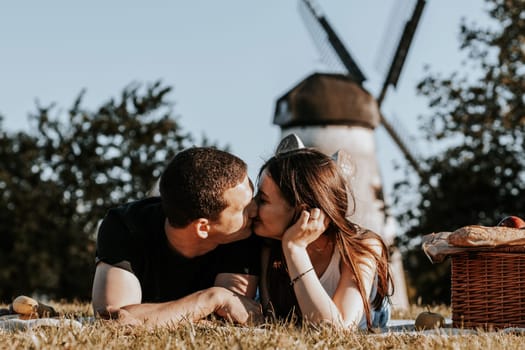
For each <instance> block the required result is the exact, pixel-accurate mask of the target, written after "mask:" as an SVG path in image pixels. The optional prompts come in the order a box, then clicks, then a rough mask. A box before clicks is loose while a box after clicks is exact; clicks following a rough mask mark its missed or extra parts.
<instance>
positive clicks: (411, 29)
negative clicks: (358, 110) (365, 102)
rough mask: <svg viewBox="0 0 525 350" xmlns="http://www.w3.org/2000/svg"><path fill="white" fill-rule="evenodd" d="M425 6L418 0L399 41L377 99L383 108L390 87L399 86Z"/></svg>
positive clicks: (421, 0)
mask: <svg viewBox="0 0 525 350" xmlns="http://www.w3.org/2000/svg"><path fill="white" fill-rule="evenodd" d="M425 5H426V0H418V1H417V3H416V6H415V7H414V11H413V12H412V16H411V17H410V19H409V20H408V21H407V23H406V25H405V29H404V30H403V35H401V39H400V40H399V44H398V46H397V49H396V52H395V54H394V57H393V59H392V63H391V64H390V68H389V70H388V74H387V75H386V77H385V80H384V82H383V86H382V88H381V92H380V93H379V96H378V98H377V104H378V105H379V106H381V103H382V102H383V99H384V98H385V95H386V92H387V90H388V87H389V86H390V85H393V86H394V87H396V86H397V82H398V80H399V76H400V75H401V70H402V69H403V65H404V64H405V59H406V56H407V54H408V50H409V49H410V45H411V44H412V39H413V38H414V33H415V32H416V29H417V25H418V23H419V19H420V18H421V14H422V13H423V9H424V7H425Z"/></svg>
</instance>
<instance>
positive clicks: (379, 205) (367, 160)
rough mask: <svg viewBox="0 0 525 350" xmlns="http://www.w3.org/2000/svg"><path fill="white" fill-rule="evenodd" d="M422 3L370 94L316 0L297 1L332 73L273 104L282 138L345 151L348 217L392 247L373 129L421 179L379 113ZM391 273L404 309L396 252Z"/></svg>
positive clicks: (397, 73)
mask: <svg viewBox="0 0 525 350" xmlns="http://www.w3.org/2000/svg"><path fill="white" fill-rule="evenodd" d="M425 3H426V1H425V0H417V2H416V4H415V6H414V9H413V12H412V15H411V17H410V19H409V20H407V22H406V24H405V27H404V30H403V34H402V35H401V38H400V40H399V42H398V45H397V49H396V50H395V53H394V55H393V58H392V60H391V63H390V67H389V69H388V73H387V74H386V76H385V78H384V81H383V84H382V87H381V90H380V93H379V95H378V96H377V97H374V96H372V95H371V94H370V93H369V92H368V91H367V90H366V89H365V88H364V87H363V82H364V81H365V80H366V76H365V74H364V73H363V72H362V70H361V69H360V68H359V66H358V65H357V63H356V61H355V60H354V59H353V57H352V55H351V54H350V53H349V51H348V50H347V49H346V48H345V46H344V44H343V42H342V41H341V40H340V39H339V37H338V36H337V34H336V32H335V31H334V29H333V28H332V26H331V25H330V24H329V22H328V20H327V19H326V17H325V16H324V15H323V13H322V11H321V10H320V8H319V5H318V4H316V3H314V0H299V11H300V13H301V15H302V18H303V20H304V22H305V24H306V27H307V29H308V30H309V32H310V34H311V37H312V39H313V41H314V43H315V44H316V46H317V48H318V50H319V52H320V53H321V56H322V59H323V61H324V62H325V63H326V64H327V65H328V66H331V68H332V71H334V69H333V68H334V67H335V68H336V69H335V70H336V71H338V73H337V74H335V73H330V74H328V73H314V74H312V75H310V76H308V77H306V78H305V79H304V80H303V81H301V82H300V83H298V84H297V85H296V86H295V87H293V88H292V89H291V90H290V91H288V92H287V93H285V94H284V95H282V96H281V97H280V98H279V99H278V100H277V102H276V108H275V114H274V124H277V125H279V126H280V127H281V133H282V136H283V137H284V136H287V135H289V134H296V135H298V136H299V137H300V138H301V139H302V141H303V142H304V144H305V145H306V146H311V147H316V148H318V149H320V150H321V151H323V152H324V153H327V154H333V153H335V152H337V151H338V150H340V149H344V150H346V151H348V152H349V153H350V155H351V157H352V161H353V165H352V171H351V174H349V175H348V176H349V182H350V183H351V187H352V189H353V192H354V196H355V198H356V207H355V211H353V212H352V214H351V215H350V217H351V219H352V220H353V221H354V222H356V223H358V224H360V225H362V226H365V227H367V228H369V229H372V230H374V231H376V232H378V233H380V234H381V235H382V236H383V238H384V239H385V241H386V242H387V244H389V245H391V244H392V243H393V240H394V237H395V235H396V233H395V227H394V226H395V225H394V226H393V225H392V223H393V221H392V220H393V219H392V218H391V217H390V216H389V215H388V213H387V209H386V207H385V203H384V198H383V189H382V184H381V178H380V175H379V166H378V162H377V158H376V150H375V139H374V130H375V128H376V127H377V126H378V125H383V126H384V127H385V129H386V131H387V132H388V134H389V135H390V137H391V138H392V139H393V141H394V142H395V144H396V145H397V146H398V147H399V149H400V150H401V152H402V154H403V155H404V157H405V158H406V160H407V161H408V163H409V164H410V165H411V166H412V167H413V168H414V169H415V171H416V172H417V173H418V174H419V175H421V173H422V171H421V169H420V167H419V163H418V162H417V157H415V156H414V154H413V153H412V152H411V151H410V150H409V148H408V146H407V145H406V142H404V139H403V137H402V136H400V135H401V134H400V133H399V132H398V131H397V130H396V129H395V128H394V127H393V125H392V124H391V123H390V122H389V121H388V119H386V118H385V117H384V115H383V114H382V113H381V109H380V107H381V104H382V102H383V100H384V98H385V96H386V93H387V91H388V89H389V87H391V86H393V87H396V86H397V82H398V80H399V76H400V73H401V70H402V68H403V65H404V62H405V59H406V56H407V53H408V50H409V48H410V44H411V42H412V38H413V35H414V33H415V30H416V28H417V25H418V22H419V19H420V17H421V14H422V12H423V9H424V6H425ZM391 259H392V270H393V277H394V285H395V290H396V294H397V296H396V295H394V298H393V299H394V305H396V304H397V306H399V307H400V308H406V307H408V300H407V294H406V285H405V280H404V272H403V267H402V262H401V257H400V255H399V252H397V251H395V252H394V254H393V256H392V257H391Z"/></svg>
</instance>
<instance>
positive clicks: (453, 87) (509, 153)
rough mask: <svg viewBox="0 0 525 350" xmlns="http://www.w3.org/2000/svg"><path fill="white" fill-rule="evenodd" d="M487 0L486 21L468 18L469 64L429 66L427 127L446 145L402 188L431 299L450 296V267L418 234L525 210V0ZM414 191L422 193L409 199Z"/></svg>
mask: <svg viewBox="0 0 525 350" xmlns="http://www.w3.org/2000/svg"><path fill="white" fill-rule="evenodd" d="M486 4H487V13H488V16H489V18H490V19H491V22H490V25H489V26H488V27H487V28H482V27H480V26H479V25H477V24H476V23H472V24H467V23H466V22H465V20H463V22H462V24H461V35H460V42H461V49H462V50H464V51H466V52H467V58H468V60H467V62H468V64H469V65H468V66H467V65H465V68H466V69H465V70H464V71H463V72H455V73H452V74H451V75H450V76H448V77H442V76H441V75H439V74H432V73H430V74H429V76H428V77H426V78H424V79H423V80H422V81H421V83H420V84H419V85H418V92H419V93H420V94H422V95H423V96H425V97H426V98H428V101H429V107H430V110H431V113H432V114H431V115H430V117H427V118H426V119H423V122H422V124H421V125H420V130H421V131H422V132H423V134H424V135H425V136H426V140H427V142H433V143H437V144H438V145H440V146H441V148H442V150H443V151H442V152H439V153H437V154H435V155H432V156H430V157H428V158H427V159H426V160H424V162H423V163H424V164H423V168H424V169H426V170H425V171H424V176H423V177H422V178H421V181H420V182H419V183H417V184H414V183H413V181H409V180H407V181H405V182H400V183H398V184H396V188H395V203H396V204H397V205H399V206H400V207H408V209H407V210H404V211H403V212H402V213H401V214H400V215H399V217H398V219H399V221H400V222H401V223H402V225H404V227H406V228H407V230H406V234H405V236H404V237H403V238H402V240H401V245H402V247H403V248H404V249H405V251H406V253H405V267H407V269H408V270H409V279H410V280H411V282H412V283H413V285H414V286H415V287H416V289H417V294H418V295H417V296H419V297H421V298H422V301H424V302H426V303H431V302H449V301H450V268H449V265H447V263H443V264H440V265H439V266H438V265H431V264H430V262H429V260H428V259H427V258H426V257H425V256H424V254H423V253H422V250H421V246H420V245H419V244H418V240H417V238H418V237H420V236H421V235H422V234H427V233H432V232H440V231H453V230H455V229H457V228H460V227H462V226H465V225H472V224H480V225H486V226H494V225H496V224H497V223H498V221H499V220H500V219H502V218H503V217H505V216H507V215H518V216H524V215H525V181H524V179H525V153H524V152H523V144H524V138H525V107H524V105H525V98H524V96H525V66H524V63H525V17H524V15H523V14H524V13H525V2H524V1H523V0H486ZM414 189H416V191H414ZM408 197H410V198H414V197H417V199H416V200H415V201H413V202H411V203H409V204H407V200H406V198H408Z"/></svg>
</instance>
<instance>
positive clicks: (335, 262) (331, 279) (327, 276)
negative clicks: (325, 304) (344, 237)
mask: <svg viewBox="0 0 525 350" xmlns="http://www.w3.org/2000/svg"><path fill="white" fill-rule="evenodd" d="M340 262H341V255H340V254H339V250H338V249H337V247H335V248H334V252H333V254H332V258H331V259H330V262H329V263H328V267H327V268H326V270H325V271H324V273H323V274H322V275H321V277H320V278H319V281H320V282H321V285H322V286H323V288H324V290H326V293H327V294H328V295H329V296H330V297H333V296H334V293H335V289H336V288H337V284H338V283H339V280H340V279H341V270H340V269H339V263H340Z"/></svg>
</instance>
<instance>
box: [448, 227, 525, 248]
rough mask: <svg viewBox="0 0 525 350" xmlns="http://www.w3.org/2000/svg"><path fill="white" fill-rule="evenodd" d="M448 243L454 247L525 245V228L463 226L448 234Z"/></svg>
mask: <svg viewBox="0 0 525 350" xmlns="http://www.w3.org/2000/svg"><path fill="white" fill-rule="evenodd" d="M448 243H449V244H450V245H453V246H456V247H496V246H503V245H506V246H512V245H525V230H524V229H518V228H511V227H505V226H495V227H489V226H480V225H471V226H465V227H462V228H460V229H457V230H456V231H454V232H453V233H452V234H450V235H449V236H448Z"/></svg>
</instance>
